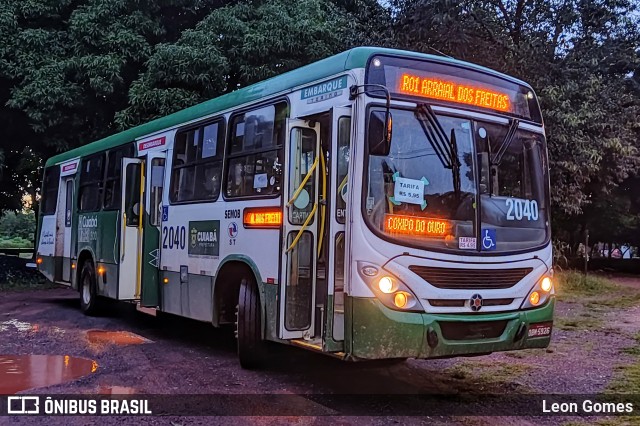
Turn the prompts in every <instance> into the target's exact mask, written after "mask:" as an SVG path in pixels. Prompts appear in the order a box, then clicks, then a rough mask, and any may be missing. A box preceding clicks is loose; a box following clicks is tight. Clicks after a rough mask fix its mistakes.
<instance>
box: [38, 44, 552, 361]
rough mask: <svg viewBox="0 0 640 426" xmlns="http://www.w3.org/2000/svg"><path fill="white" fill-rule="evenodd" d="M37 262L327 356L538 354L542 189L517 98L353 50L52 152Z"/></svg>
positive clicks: (63, 276) (456, 69) (243, 355)
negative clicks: (522, 351)
mask: <svg viewBox="0 0 640 426" xmlns="http://www.w3.org/2000/svg"><path fill="white" fill-rule="evenodd" d="M38 237H39V238H38V243H37V260H36V262H37V265H38V268H39V270H40V271H41V272H42V273H43V274H44V275H45V276H46V277H47V278H48V279H49V280H51V281H53V282H55V283H58V284H62V285H66V286H69V287H71V288H73V289H75V290H77V291H78V292H79V294H80V303H81V306H82V309H83V310H84V311H85V312H86V313H87V314H94V313H95V312H96V309H97V307H98V303H99V301H100V298H110V299H115V300H122V301H129V302H132V303H137V304H138V305H139V306H140V307H141V308H149V309H155V310H157V311H158V312H166V313H170V314H175V315H179V316H183V317H188V318H192V319H195V320H199V321H205V322H210V323H212V324H213V325H214V326H216V327H218V326H224V325H227V324H228V325H232V326H233V325H235V326H236V327H237V338H238V354H239V358H240V362H241V364H242V365H243V366H245V367H253V366H256V365H259V364H261V362H263V360H264V359H265V345H266V343H265V341H273V342H280V343H287V344H291V345H296V346H300V347H304V348H307V349H310V350H314V351H318V352H322V353H326V354H330V355H333V356H336V357H340V358H343V359H348V360H364V359H388V358H409V357H412V358H438V357H451V356H458V355H478V354H487V353H490V352H494V351H506V350H516V349H524V348H540V347H546V346H547V345H548V344H549V341H550V338H551V327H552V321H553V310H554V301H555V296H554V287H553V282H552V251H551V250H552V249H551V243H550V218H549V176H548V161H547V150H546V142H545V136H544V126H543V121H542V117H541V113H540V107H539V105H538V101H537V98H536V96H535V94H534V92H533V90H532V88H531V87H530V86H529V85H527V84H526V83H524V82H522V81H519V80H517V79H515V78H512V77H509V76H506V75H503V74H500V73H498V72H495V71H492V70H490V69H487V68H484V67H480V66H477V65H473V64H470V63H466V62H462V61H458V60H454V59H449V58H445V57H440V56H432V55H427V54H421V53H415V52H407V51H400V50H392V49H382V48H371V47H361V48H356V49H352V50H349V51H346V52H344V53H341V54H339V55H335V56H332V57H330V58H327V59H324V60H321V61H319V62H316V63H314V64H311V65H308V66H305V67H302V68H300V69H297V70H294V71H291V72H288V73H285V74H282V75H280V76H278V77H274V78H272V79H269V80H266V81H264V82H261V83H257V84H254V85H252V86H249V87H245V88H243V89H239V90H236V91H234V92H231V93H229V94H226V95H224V96H221V97H219V98H216V99H212V100H210V101H207V102H204V103H202V104H199V105H196V106H194V107H191V108H188V109H185V110H182V111H179V112H176V113H174V114H172V115H169V116H167V117H164V118H160V119H157V120H154V121H152V122H149V123H146V124H143V125H141V126H138V127H135V128H132V129H129V130H127V131H124V132H122V133H118V134H115V135H113V136H110V137H107V138H105V139H102V140H99V141H96V142H93V143H88V144H87V145H84V146H82V147H80V148H77V149H74V150H71V151H68V152H65V153H62V154H59V155H57V156H55V157H53V158H51V159H49V160H48V161H47V163H46V167H45V171H44V185H43V190H42V200H41V208H40V215H39V235H38Z"/></svg>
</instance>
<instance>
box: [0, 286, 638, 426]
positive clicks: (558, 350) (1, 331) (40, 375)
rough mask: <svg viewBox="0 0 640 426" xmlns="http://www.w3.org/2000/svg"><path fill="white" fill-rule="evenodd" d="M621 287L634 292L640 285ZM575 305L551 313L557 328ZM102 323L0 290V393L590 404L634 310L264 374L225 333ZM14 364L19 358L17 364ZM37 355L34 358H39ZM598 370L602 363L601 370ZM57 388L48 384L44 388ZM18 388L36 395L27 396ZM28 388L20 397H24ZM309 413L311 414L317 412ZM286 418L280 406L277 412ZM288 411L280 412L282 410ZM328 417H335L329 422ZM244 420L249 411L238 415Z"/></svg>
mask: <svg viewBox="0 0 640 426" xmlns="http://www.w3.org/2000/svg"><path fill="white" fill-rule="evenodd" d="M628 281H630V282H631V284H629V282H622V284H626V285H633V286H638V284H639V283H640V280H638V279H635V280H634V279H628ZM585 309H587V307H585V305H583V304H580V303H573V302H560V303H558V311H557V312H558V316H559V317H561V318H564V320H563V321H565V322H566V321H570V319H571V318H573V317H578V316H581V315H584V314H585V312H584V310H585ZM106 312H108V314H107V315H106V316H102V317H86V316H84V315H83V314H82V313H81V312H80V309H79V302H78V297H77V293H75V292H74V291H72V290H67V289H50V290H37V291H22V292H11V291H10V292H0V394H2V393H15V392H21V391H22V393H25V394H32V393H41V394H87V395H105V394H120V395H131V394H134V395H135V394H145V395H150V394H225V395H227V394H229V395H255V398H256V400H257V401H260V400H263V401H266V400H267V398H266V397H262V399H261V397H260V395H269V394H284V395H290V396H291V398H290V399H288V400H287V401H288V402H289V403H291V404H293V407H294V410H293V411H294V412H296V413H298V412H299V413H298V414H304V413H305V410H307V409H309V410H311V411H310V412H314V413H318V412H319V411H322V410H321V409H322V408H327V411H328V412H329V413H332V411H331V408H335V407H324V406H322V401H320V402H318V401H314V400H313V398H304V397H303V396H299V395H300V394H305V393H306V394H309V393H311V394H337V393H362V392H366V393H371V394H403V393H405V394H406V393H454V394H457V395H466V394H474V393H475V394H478V393H490V394H505V395H518V394H531V393H533V394H547V393H572V394H593V393H597V392H601V391H602V390H604V389H605V388H606V387H607V385H608V383H609V382H610V380H611V379H612V376H613V374H614V372H615V368H616V366H618V365H620V364H624V363H628V362H629V359H628V356H627V355H624V353H623V350H624V349H625V348H628V347H631V346H634V345H635V344H636V341H635V340H634V336H635V334H636V333H637V332H638V331H640V315H639V314H640V308H638V307H637V306H633V307H630V308H625V309H624V310H623V309H613V308H611V309H609V310H608V311H607V312H606V313H604V314H603V322H600V323H597V324H596V323H594V326H593V327H578V328H576V329H571V328H570V327H569V328H568V329H567V328H566V327H565V329H560V328H556V329H554V334H553V340H552V345H551V347H550V348H549V349H547V350H544V349H540V350H527V351H522V352H517V353H496V354H492V355H488V356H482V357H476V358H457V359H449V360H430V361H426V360H408V361H406V362H401V363H378V364H352V363H344V362H341V361H338V360H335V359H332V358H329V357H326V356H322V355H318V354H314V353H310V352H306V351H303V350H301V349H297V348H290V347H283V346H277V347H274V348H273V349H274V352H273V353H274V359H273V362H272V363H271V365H270V366H269V367H268V368H266V369H264V370H261V371H247V370H243V369H241V368H240V366H239V364H238V361H237V358H236V353H235V340H234V337H233V331H232V330H231V329H214V328H212V327H210V326H209V325H207V324H203V323H199V322H196V321H190V320H185V319H181V318H177V317H172V316H160V317H158V318H155V317H150V316H148V315H145V314H141V313H139V312H136V310H135V308H134V307H133V306H132V305H128V304H110V305H109V306H108V309H107V310H106ZM25 355H30V356H29V357H27V356H25ZM45 355H46V356H47V357H44V356H45ZM603 361H604V362H603ZM56 383H58V384H56ZM30 388H36V389H35V390H34V389H30ZM28 389H30V390H28ZM263 403H264V404H268V402H263ZM319 405H320V406H319ZM289 408H291V407H289ZM289 411H291V410H289ZM338 413H339V412H338ZM246 414H247V415H250V414H251V412H247V413H246ZM378 414H382V415H378V416H375V417H354V416H352V417H338V418H335V417H328V416H317V417H300V416H287V417H252V418H248V417H218V418H213V417H187V418H177V417H147V418H131V417H108V418H107V417H102V418H100V419H99V423H100V424H114V425H115V424H139V423H141V424H162V425H174V426H175V425H191V424H196V425H198V424H219V423H231V424H245V423H256V422H257V423H259V424H263V423H264V424H266V423H273V422H275V423H280V424H290V423H295V424H311V423H313V424H335V423H338V424H345V425H347V424H388V423H394V422H395V423H420V422H426V423H430V424H434V423H435V424H438V423H455V424H464V425H485V424H486V425H492V424H540V423H545V424H562V423H564V422H565V421H566V420H567V419H562V418H558V417H555V418H546V419H544V420H541V419H531V418H530V419H525V418H516V417H513V418H509V417H460V416H457V417H445V416H436V417H422V418H415V417H401V416H396V415H394V416H388V415H384V411H382V412H380V411H378ZM93 420H95V419H91V418H87V417H67V418H63V417H52V418H50V419H44V418H37V419H34V418H25V417H12V418H1V417H0V424H3V425H4V424H25V425H26V424H33V423H34V422H36V423H40V422H41V423H46V424H47V425H57V424H60V425H67V424H71V425H84V424H89V423H91V422H92V421H93Z"/></svg>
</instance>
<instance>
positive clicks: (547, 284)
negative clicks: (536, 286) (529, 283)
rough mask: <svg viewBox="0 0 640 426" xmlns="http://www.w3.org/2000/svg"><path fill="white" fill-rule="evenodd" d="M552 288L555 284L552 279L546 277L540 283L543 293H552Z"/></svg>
mask: <svg viewBox="0 0 640 426" xmlns="http://www.w3.org/2000/svg"><path fill="white" fill-rule="evenodd" d="M551 287H553V283H552V282H551V278H549V277H544V278H543V279H542V281H541V282H540V288H541V289H542V291H544V292H547V293H549V292H550V291H551Z"/></svg>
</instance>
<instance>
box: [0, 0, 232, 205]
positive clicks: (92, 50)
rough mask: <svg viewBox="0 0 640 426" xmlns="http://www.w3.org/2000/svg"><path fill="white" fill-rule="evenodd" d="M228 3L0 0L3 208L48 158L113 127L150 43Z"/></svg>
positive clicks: (32, 182) (16, 199)
mask: <svg viewBox="0 0 640 426" xmlns="http://www.w3.org/2000/svg"><path fill="white" fill-rule="evenodd" d="M228 3H229V2H228V1H223V0H159V1H157V0H1V1H0V105H2V106H0V125H1V126H2V128H3V129H5V131H3V134H2V136H0V138H1V146H2V147H3V148H4V155H5V163H4V164H5V169H4V171H3V174H2V178H1V179H0V210H3V209H7V208H9V209H17V208H20V200H21V198H22V194H24V192H25V191H28V192H32V195H34V199H35V193H36V192H37V191H38V190H39V188H38V186H39V181H40V180H41V179H42V170H41V169H39V168H41V167H42V164H43V162H44V160H46V158H48V157H50V156H51V155H53V154H55V153H56V152H59V151H61V150H66V149H70V148H74V147H76V146H80V145H83V144H86V143H89V142H91V141H94V140H96V139H99V138H101V137H104V136H106V135H108V134H111V133H114V132H115V131H117V126H116V124H115V121H114V117H115V114H116V112H118V111H120V110H122V109H124V108H126V107H127V105H128V97H127V95H128V91H129V87H130V86H131V84H132V82H133V81H135V80H136V79H137V78H138V76H139V75H140V73H141V72H142V71H143V70H144V69H145V63H146V61H147V60H148V59H149V57H150V55H151V53H152V52H153V48H154V46H155V45H156V44H158V43H160V42H171V41H175V40H176V39H177V38H178V37H179V36H180V34H181V33H182V32H183V31H184V29H186V28H190V27H193V26H194V25H195V24H196V23H197V22H198V21H199V20H200V19H201V18H202V17H203V16H205V15H206V14H207V13H209V12H210V10H211V9H212V8H215V7H220V6H221V5H223V4H228ZM27 157H30V158H27ZM23 160H24V161H23ZM36 160H37V161H36Z"/></svg>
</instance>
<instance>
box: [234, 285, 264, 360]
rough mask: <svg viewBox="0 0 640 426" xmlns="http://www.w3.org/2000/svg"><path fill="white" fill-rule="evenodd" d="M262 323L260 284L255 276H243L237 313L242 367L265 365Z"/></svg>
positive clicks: (239, 353)
mask: <svg viewBox="0 0 640 426" xmlns="http://www.w3.org/2000/svg"><path fill="white" fill-rule="evenodd" d="M261 323H262V321H261V315H260V295H259V294H258V286H257V285H256V283H255V280H254V279H253V277H251V278H248V277H243V278H242V281H241V282H240V293H239V297H238V312H237V314H236V330H237V337H238V357H239V358H240V365H241V366H242V368H246V369H254V368H258V367H261V366H263V365H264V362H265V358H266V352H267V348H266V342H264V341H263V340H262V332H261V330H262V327H261V326H262V324H261Z"/></svg>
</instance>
